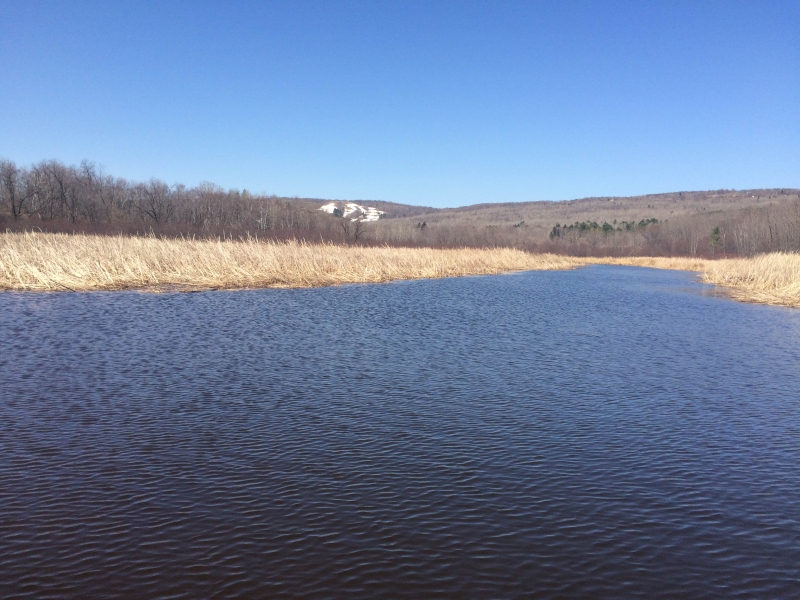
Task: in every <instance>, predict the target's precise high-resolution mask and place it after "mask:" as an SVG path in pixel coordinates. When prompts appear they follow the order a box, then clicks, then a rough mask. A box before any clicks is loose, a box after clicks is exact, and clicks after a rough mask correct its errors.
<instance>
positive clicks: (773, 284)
mask: <svg viewBox="0 0 800 600" xmlns="http://www.w3.org/2000/svg"><path fill="white" fill-rule="evenodd" d="M586 264H613V265H629V266H640V267H654V268H658V269H675V270H684V271H696V272H698V273H700V278H701V279H702V280H703V281H705V282H706V283H711V284H715V285H720V286H724V287H726V288H728V290H729V292H730V294H731V296H733V297H734V298H736V299H738V300H744V301H749V302H760V303H765V304H777V305H783V306H794V307H800V254H786V253H772V254H764V255H760V256H756V257H754V258H739V259H722V260H704V259H695V258H653V257H629V258H576V257H571V256H559V255H554V254H530V253H527V252H523V251H521V250H514V249H510V248H492V249H474V248H462V249H433V248H389V247H361V246H342V245H334V244H310V243H304V242H285V243H284V242H273V241H263V240H258V239H255V238H249V239H245V240H224V241H221V240H196V239H163V238H155V237H128V236H99V235H81V234H79V235H69V234H53V233H5V234H0V289H5V290H41V291H48V290H49V291H57V290H62V291H64V290H73V291H88V290H123V289H144V290H150V291H160V290H169V289H179V290H203V289H232V288H262V287H279V288H291V287H320V286H328V285H338V284H345V283H380V282H386V281H392V280H397V279H422V278H440V277H458V276H462V275H489V274H497V273H505V272H510V271H525V270H555V269H570V268H575V267H579V266H583V265H586Z"/></svg>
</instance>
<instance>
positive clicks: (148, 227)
mask: <svg viewBox="0 0 800 600" xmlns="http://www.w3.org/2000/svg"><path fill="white" fill-rule="evenodd" d="M0 207H2V208H0V226H1V227H2V229H3V230H6V229H8V230H12V231H14V230H16V231H19V230H25V229H32V228H38V229H40V230H43V231H53V232H58V231H66V232H87V233H100V234H118V233H123V234H151V233H152V234H155V235H165V236H176V235H185V236H197V237H218V236H225V237H231V236H232V237H237V236H243V235H247V234H251V235H263V236H264V237H269V238H272V239H290V238H292V239H314V240H316V241H319V240H320V239H323V240H326V241H336V242H338V241H342V240H343V239H344V238H345V235H344V234H345V232H344V231H343V230H342V228H341V227H340V223H338V222H337V221H336V220H335V219H334V218H332V217H331V216H330V215H327V214H326V213H324V212H321V211H318V210H316V208H317V203H314V202H310V201H307V200H300V199H291V198H278V197H276V196H265V195H259V194H251V193H249V192H248V191H247V190H244V191H241V192H240V191H238V190H228V191H226V190H223V189H222V188H220V187H219V186H216V185H214V184H211V183H203V184H201V185H199V186H197V187H194V188H187V187H185V186H183V185H172V186H170V185H167V184H166V183H164V182H163V181H159V180H157V179H151V180H150V181H148V182H144V183H142V182H131V181H127V180H125V179H120V178H115V177H112V176H111V175H107V174H104V173H103V172H102V171H101V170H100V169H98V168H97V167H96V166H95V165H94V164H92V163H90V162H86V161H84V162H82V163H81V164H80V165H79V166H77V167H75V166H66V165H63V164H61V163H59V162H57V161H43V162H41V163H39V164H36V165H34V166H32V167H30V168H28V169H25V168H21V167H18V166H17V165H16V164H14V163H13V162H11V161H8V160H3V161H0Z"/></svg>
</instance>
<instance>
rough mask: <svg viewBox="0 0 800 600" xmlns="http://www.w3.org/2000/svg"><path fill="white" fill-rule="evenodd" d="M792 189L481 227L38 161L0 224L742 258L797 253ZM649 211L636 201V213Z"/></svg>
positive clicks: (2, 183)
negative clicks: (367, 215)
mask: <svg viewBox="0 0 800 600" xmlns="http://www.w3.org/2000/svg"><path fill="white" fill-rule="evenodd" d="M791 193H792V194H793V195H789V192H786V191H781V192H779V193H776V195H775V198H774V199H770V200H769V202H770V203H769V204H765V205H760V206H751V207H745V208H736V209H728V210H706V208H707V207H706V208H703V209H702V210H698V212H696V213H693V214H680V215H669V214H668V215H667V216H668V217H669V218H663V219H661V218H659V219H657V218H655V217H654V216H653V215H652V214H651V215H650V216H645V217H644V218H641V219H640V218H639V216H637V217H636V220H627V219H629V218H630V217H626V218H622V216H620V218H619V219H615V218H614V217H613V214H611V213H603V214H604V215H605V214H608V216H607V217H606V220H602V219H591V220H586V219H584V220H580V221H575V222H573V223H570V224H564V223H553V222H552V221H551V222H550V224H549V225H547V226H546V227H545V226H543V225H541V223H542V222H544V221H542V219H541V218H540V219H539V223H538V224H536V225H530V224H528V223H526V222H525V221H524V220H522V221H520V220H517V221H510V222H502V219H498V218H497V216H496V215H494V216H492V217H491V218H492V221H491V222H489V218H487V217H484V218H482V217H481V216H480V215H481V212H480V211H478V212H474V211H473V212H472V213H471V214H470V215H469V217H468V218H463V219H461V220H454V219H451V220H448V221H446V222H441V221H440V220H439V219H438V218H437V217H435V215H441V214H443V213H441V212H437V211H436V209H425V208H423V207H410V206H406V205H399V204H391V203H377V202H376V203H375V205H376V206H379V207H380V208H382V209H383V210H387V212H388V217H389V218H387V219H381V220H380V221H377V222H371V223H365V222H353V221H351V220H349V219H346V218H341V217H336V216H333V215H330V214H327V213H325V212H324V211H320V210H318V208H319V207H320V206H321V205H322V204H323V203H324V201H322V200H317V201H312V200H309V199H299V198H279V197H276V196H267V195H259V194H251V193H249V192H248V191H247V190H244V191H238V190H227V191H226V190H223V189H222V188H220V187H219V186H216V185H213V184H209V183H204V184H201V185H199V186H197V187H194V188H188V187H186V186H183V185H167V184H166V183H164V182H162V181H159V180H157V179H151V180H150V181H148V182H131V181H126V180H124V179H119V178H115V177H112V176H110V175H107V174H104V173H103V172H102V171H101V170H100V169H98V168H97V167H96V166H95V165H93V164H92V163H89V162H83V163H81V164H80V165H79V166H66V165H64V164H62V163H59V162H57V161H44V162H41V163H38V164H36V165H33V166H32V167H30V168H22V167H18V166H17V165H15V164H14V163H13V162H11V161H8V160H0V231H5V230H11V231H22V230H33V229H38V230H42V231H64V232H87V233H100V234H119V233H122V234H155V235H158V236H179V235H182V236H196V237H220V236H225V237H234V238H235V237H245V236H248V235H251V236H257V237H260V238H269V239H276V240H282V239H298V240H308V241H315V242H318V241H326V242H335V243H351V244H353V243H357V244H368V245H389V246H412V247H414V246H429V247H438V248H454V247H513V248H519V249H524V250H529V251H532V252H554V253H558V254H569V255H574V256H634V255H640V256H641V255H650V256H708V257H712V256H736V255H738V256H751V255H753V254H758V253H761V252H773V251H785V252H798V251H800V199H799V198H798V196H797V191H792V192H791ZM770 198H772V197H770ZM632 200H635V199H632ZM541 204H542V205H543V206H546V205H549V203H541ZM608 204H611V203H608ZM487 206H489V207H491V205H487ZM562 206H563V204H562ZM648 206H649V205H647V204H642V205H641V207H642V210H647V208H648ZM478 208H480V207H478ZM459 210H460V209H459ZM495 210H496V209H495ZM543 210H545V209H543ZM627 210H628V211H630V203H629V204H628V209H627ZM425 211H428V213H426V212H425ZM426 214H428V216H429V218H430V219H431V222H427V221H426V220H425V215H426ZM450 214H453V213H450ZM455 214H456V216H457V215H458V214H460V213H459V212H458V211H456V213H455ZM542 214H545V213H542ZM625 214H630V212H628V213H625ZM412 215H413V216H412ZM403 217H405V218H403ZM540 217H541V215H540Z"/></svg>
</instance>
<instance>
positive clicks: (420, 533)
mask: <svg viewBox="0 0 800 600" xmlns="http://www.w3.org/2000/svg"><path fill="white" fill-rule="evenodd" d="M0 341H2V354H0V393H2V398H1V399H0V596H2V597H36V598H48V597H51V598H65V597H87V596H92V597H107V598H114V597H127V598H144V597H147V598H199V597H215V598H233V597H253V598H257V597H263V598H280V597H304V598H331V597H340V598H345V597H346V598H375V597H379V596H383V597H397V598H402V597H408V598H420V597H450V598H454V597H464V598H516V597H525V598H551V597H552V598H555V597H558V598H570V597H572V598H587V597H595V598H596V597H617V598H623V597H631V598H634V597H639V598H670V597H672V598H681V597H693V598H736V597H742V598H767V597H769V598H796V597H800V491H799V490H800V368H798V367H799V366H800V311H798V310H791V309H781V308H772V307H764V306H753V305H747V304H741V303H736V302H733V301H730V300H726V299H724V298H719V297H714V295H713V293H711V291H710V290H709V289H708V288H706V287H704V286H701V285H699V284H696V283H694V282H693V281H692V278H691V276H690V275H687V274H684V273H671V272H666V271H654V270H649V269H632V268H621V267H591V268H587V269H582V270H578V271H571V272H541V273H523V274H516V275H507V276H497V277H475V278H463V279H452V280H438V281H416V282H401V283H393V284H387V285H373V286H345V287H340V288H328V289H317V290H260V291H244V292H242V291H239V292H209V293H199V294H164V295H148V294H141V293H94V294H77V293H76V294H71V293H59V294H17V293H3V294H0Z"/></svg>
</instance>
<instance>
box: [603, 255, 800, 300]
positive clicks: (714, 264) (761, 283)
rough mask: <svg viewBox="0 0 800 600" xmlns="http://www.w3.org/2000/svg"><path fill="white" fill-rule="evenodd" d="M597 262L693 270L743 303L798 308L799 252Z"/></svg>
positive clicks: (631, 258)
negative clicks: (753, 255)
mask: <svg viewBox="0 0 800 600" xmlns="http://www.w3.org/2000/svg"><path fill="white" fill-rule="evenodd" d="M589 262H592V263H596V264H614V265H630V266H638V267H653V268H656V269H675V270H681V271H696V272H698V273H700V277H701V279H702V280H703V281H704V282H705V283H711V284H714V285H719V286H723V287H725V288H727V289H728V290H729V292H730V295H731V296H732V297H734V298H736V299H737V300H742V301H745V302H758V303H762V304H774V305H779V306H793V307H796V308H800V254H792V253H784V252H773V253H770V254H761V255H758V256H755V257H752V258H726V259H720V260H705V259H701V258H652V257H630V258H599V259H589Z"/></svg>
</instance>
